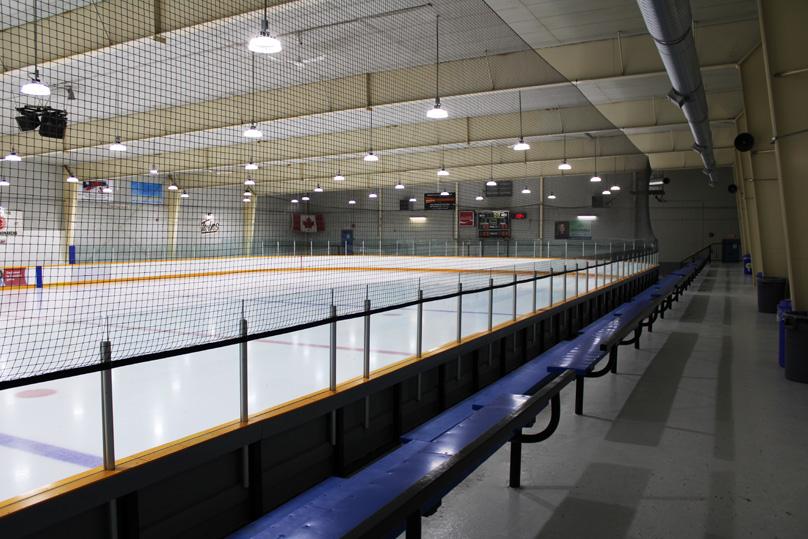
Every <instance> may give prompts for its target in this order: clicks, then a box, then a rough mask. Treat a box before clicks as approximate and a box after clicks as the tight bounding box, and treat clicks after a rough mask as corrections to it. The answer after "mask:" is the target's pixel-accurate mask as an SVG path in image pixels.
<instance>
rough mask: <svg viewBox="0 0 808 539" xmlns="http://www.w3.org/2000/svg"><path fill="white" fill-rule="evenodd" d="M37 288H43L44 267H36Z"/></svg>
mask: <svg viewBox="0 0 808 539" xmlns="http://www.w3.org/2000/svg"><path fill="white" fill-rule="evenodd" d="M36 287H37V288H42V266H37V267H36Z"/></svg>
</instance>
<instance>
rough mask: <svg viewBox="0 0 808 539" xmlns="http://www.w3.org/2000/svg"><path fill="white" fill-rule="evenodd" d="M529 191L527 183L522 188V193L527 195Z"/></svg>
mask: <svg viewBox="0 0 808 539" xmlns="http://www.w3.org/2000/svg"><path fill="white" fill-rule="evenodd" d="M530 193H531V191H530V189H528V188H527V185H526V186H525V187H524V188H522V194H523V195H529V194H530Z"/></svg>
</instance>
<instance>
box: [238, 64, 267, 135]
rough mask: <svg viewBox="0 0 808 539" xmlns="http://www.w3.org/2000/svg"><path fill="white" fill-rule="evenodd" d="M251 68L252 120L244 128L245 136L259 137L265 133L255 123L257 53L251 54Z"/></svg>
mask: <svg viewBox="0 0 808 539" xmlns="http://www.w3.org/2000/svg"><path fill="white" fill-rule="evenodd" d="M250 61H251V69H252V71H251V72H252V96H251V99H252V121H251V122H250V127H248V128H247V129H245V130H244V133H242V134H243V135H244V137H245V138H249V139H259V138H261V137H263V136H264V133H263V132H262V131H261V130H260V129H258V124H256V123H255V53H253V54H251V55H250Z"/></svg>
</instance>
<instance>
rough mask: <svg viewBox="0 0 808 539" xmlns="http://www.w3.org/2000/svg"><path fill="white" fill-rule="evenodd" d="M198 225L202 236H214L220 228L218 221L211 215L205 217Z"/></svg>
mask: <svg viewBox="0 0 808 539" xmlns="http://www.w3.org/2000/svg"><path fill="white" fill-rule="evenodd" d="M200 225H201V226H200V232H202V234H216V233H217V232H219V228H221V226H220V225H219V220H218V219H216V216H215V215H213V214H212V213H208V214H207V215H205V216H204V217H203V218H202V222H201V223H200Z"/></svg>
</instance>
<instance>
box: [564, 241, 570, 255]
mask: <svg viewBox="0 0 808 539" xmlns="http://www.w3.org/2000/svg"><path fill="white" fill-rule="evenodd" d="M568 253H569V241H567V240H564V258H567V255H568Z"/></svg>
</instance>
